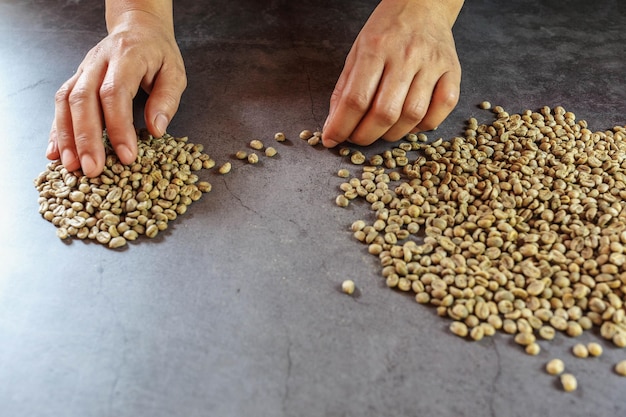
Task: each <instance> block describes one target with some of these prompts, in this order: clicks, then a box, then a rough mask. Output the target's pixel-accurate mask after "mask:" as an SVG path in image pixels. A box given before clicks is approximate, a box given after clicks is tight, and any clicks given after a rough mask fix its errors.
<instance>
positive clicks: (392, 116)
mask: <svg viewBox="0 0 626 417" xmlns="http://www.w3.org/2000/svg"><path fill="white" fill-rule="evenodd" d="M372 110H373V116H374V119H375V120H376V122H377V123H378V124H379V125H384V126H392V125H394V124H396V122H397V121H398V119H400V114H401V111H402V109H401V107H400V106H398V105H394V104H388V105H386V106H384V107H375V108H374V109H372Z"/></svg>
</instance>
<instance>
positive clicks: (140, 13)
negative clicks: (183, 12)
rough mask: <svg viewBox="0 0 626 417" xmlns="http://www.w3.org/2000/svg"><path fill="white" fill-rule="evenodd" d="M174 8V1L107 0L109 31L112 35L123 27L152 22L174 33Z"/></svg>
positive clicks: (106, 9) (106, 17)
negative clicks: (116, 29)
mask: <svg viewBox="0 0 626 417" xmlns="http://www.w3.org/2000/svg"><path fill="white" fill-rule="evenodd" d="M172 8H173V5H172V0H106V1H105V20H106V26H107V31H108V32H109V33H111V32H112V31H114V30H115V28H118V27H120V26H121V25H129V26H132V25H142V24H143V23H145V22H147V21H150V22H153V23H154V22H156V23H157V24H158V25H160V26H161V28H162V29H166V30H168V31H171V33H174V18H173V11H172Z"/></svg>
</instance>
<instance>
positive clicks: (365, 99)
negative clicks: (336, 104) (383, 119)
mask: <svg viewBox="0 0 626 417" xmlns="http://www.w3.org/2000/svg"><path fill="white" fill-rule="evenodd" d="M370 101H371V99H370V97H369V96H368V95H367V94H364V93H361V92H351V93H349V94H348V95H346V96H345V98H344V102H345V104H346V107H348V108H349V109H351V110H355V111H357V112H360V113H365V112H366V111H367V110H368V109H369V107H370Z"/></svg>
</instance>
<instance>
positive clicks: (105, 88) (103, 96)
mask: <svg viewBox="0 0 626 417" xmlns="http://www.w3.org/2000/svg"><path fill="white" fill-rule="evenodd" d="M117 90H118V87H117V83H115V82H114V81H106V82H103V83H102V85H101V86H100V90H99V91H98V95H99V96H100V100H101V101H110V100H112V99H113V98H114V97H115V96H116V95H117Z"/></svg>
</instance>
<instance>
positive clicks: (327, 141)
mask: <svg viewBox="0 0 626 417" xmlns="http://www.w3.org/2000/svg"><path fill="white" fill-rule="evenodd" d="M341 142H342V141H337V140H335V139H331V138H329V137H326V136H324V135H322V144H323V145H324V147H326V148H334V147H335V146H337V145H339V144H340V143H341Z"/></svg>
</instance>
